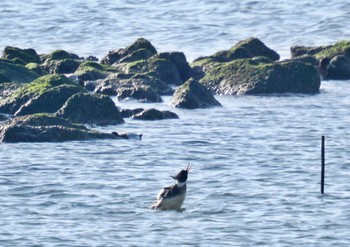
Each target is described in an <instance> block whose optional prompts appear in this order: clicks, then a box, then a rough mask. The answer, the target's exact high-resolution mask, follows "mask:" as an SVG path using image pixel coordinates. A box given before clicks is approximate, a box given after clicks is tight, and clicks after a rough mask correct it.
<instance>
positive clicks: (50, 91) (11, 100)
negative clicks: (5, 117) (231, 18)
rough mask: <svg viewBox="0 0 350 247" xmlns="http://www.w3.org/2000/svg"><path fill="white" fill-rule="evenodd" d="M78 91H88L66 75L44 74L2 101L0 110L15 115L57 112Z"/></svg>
mask: <svg viewBox="0 0 350 247" xmlns="http://www.w3.org/2000/svg"><path fill="white" fill-rule="evenodd" d="M77 92H86V91H85V90H84V89H83V88H82V87H80V86H79V85H77V84H75V83H73V82H72V81H71V80H69V79H68V78H67V77H65V76H64V75H46V76H42V77H40V78H38V79H37V80H35V81H33V82H31V83H29V84H24V85H23V86H22V87H20V88H19V89H17V90H16V91H15V92H13V93H12V94H11V95H10V96H9V97H7V98H5V99H3V100H2V101H0V112H3V113H7V114H13V115H24V114H32V113H38V112H49V113H50V112H56V111H57V110H58V109H60V108H61V107H62V105H63V104H64V103H65V102H66V100H67V99H68V98H69V97H70V96H72V95H73V94H75V93H77Z"/></svg>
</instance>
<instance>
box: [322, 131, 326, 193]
mask: <svg viewBox="0 0 350 247" xmlns="http://www.w3.org/2000/svg"><path fill="white" fill-rule="evenodd" d="M324 143H325V137H324V136H322V141H321V194H324V173H325V154H324V152H325V148H324Z"/></svg>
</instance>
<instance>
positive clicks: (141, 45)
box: [101, 38, 157, 65]
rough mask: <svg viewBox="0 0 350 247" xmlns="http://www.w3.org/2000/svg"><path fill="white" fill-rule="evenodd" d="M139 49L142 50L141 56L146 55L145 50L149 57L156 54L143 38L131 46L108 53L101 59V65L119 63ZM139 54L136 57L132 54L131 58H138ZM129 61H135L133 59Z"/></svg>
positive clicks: (149, 43)
mask: <svg viewBox="0 0 350 247" xmlns="http://www.w3.org/2000/svg"><path fill="white" fill-rule="evenodd" d="M141 49H142V50H143V51H142V54H143V55H142V56H144V55H145V54H146V53H147V52H145V51H144V50H147V51H148V52H149V53H148V54H151V55H152V54H153V55H154V54H157V50H156V49H155V48H154V46H153V45H152V44H151V42H149V41H148V40H146V39H144V38H138V39H137V40H136V41H135V42H134V43H133V44H131V45H130V46H128V47H126V48H122V49H118V50H112V51H110V52H109V53H108V54H107V55H106V56H105V57H103V58H102V60H101V63H102V64H108V65H112V64H114V63H117V62H120V60H121V59H122V58H125V57H127V56H129V55H130V54H132V53H133V52H135V51H137V50H141ZM140 53H141V52H139V54H138V55H135V54H134V55H133V56H140ZM146 56H149V55H146ZM131 60H135V58H133V59H131Z"/></svg>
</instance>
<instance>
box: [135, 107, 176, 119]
mask: <svg viewBox="0 0 350 247" xmlns="http://www.w3.org/2000/svg"><path fill="white" fill-rule="evenodd" d="M132 118H133V119H138V120H151V121H153V120H163V119H178V118H179V116H178V115H177V114H176V113H174V112H171V111H159V110H157V109H154V108H151V109H147V110H143V111H142V112H140V113H137V114H135V115H133V116H132Z"/></svg>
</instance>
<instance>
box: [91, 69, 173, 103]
mask: <svg viewBox="0 0 350 247" xmlns="http://www.w3.org/2000/svg"><path fill="white" fill-rule="evenodd" d="M95 92H97V93H102V94H106V95H114V96H115V95H116V96H117V98H118V100H123V99H126V98H133V99H136V100H140V101H144V102H161V101H162V99H161V96H160V95H171V94H172V93H173V89H172V88H171V87H170V85H168V84H166V83H165V82H163V81H162V80H160V79H158V78H157V77H154V76H152V75H147V74H143V75H141V74H136V75H134V74H114V75H111V76H109V77H108V78H106V79H105V80H104V81H103V82H101V83H100V84H99V85H98V86H97V87H96V89H95Z"/></svg>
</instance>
